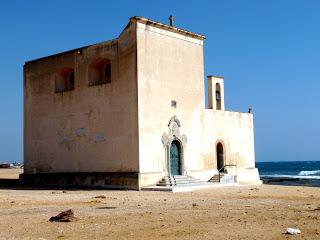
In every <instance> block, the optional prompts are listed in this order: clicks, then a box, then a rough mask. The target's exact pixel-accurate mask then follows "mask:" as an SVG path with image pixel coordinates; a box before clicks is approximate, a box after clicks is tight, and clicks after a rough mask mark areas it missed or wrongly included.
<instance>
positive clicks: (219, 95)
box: [207, 76, 225, 111]
mask: <svg viewBox="0 0 320 240" xmlns="http://www.w3.org/2000/svg"><path fill="white" fill-rule="evenodd" d="M207 78H208V107H209V109H214V110H222V111H224V110H225V108H224V78H223V77H217V76H208V77H207Z"/></svg>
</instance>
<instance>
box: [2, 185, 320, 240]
mask: <svg viewBox="0 0 320 240" xmlns="http://www.w3.org/2000/svg"><path fill="white" fill-rule="evenodd" d="M98 195H103V196H105V198H95V197H96V196H98ZM67 209H73V210H74V213H75V217H77V218H78V219H77V220H76V221H75V222H70V223H58V222H49V221H48V220H49V218H50V217H51V216H54V215H57V214H58V213H60V212H61V211H64V210H67ZM0 215H1V218H0V239H139V240H144V239H320V188H312V187H293V186H290V187H288V186H271V185H263V186H258V187H256V186H255V187H252V186H251V187H250V186H242V187H226V188H217V189H210V190H199V191H194V192H187V193H168V192H151V191H140V192H139V191H106V190H94V191H90V190H66V191H62V190H10V189H0ZM287 227H297V228H299V229H300V230H301V232H302V233H301V234H299V235H296V236H290V235H286V234H285V231H286V228H287Z"/></svg>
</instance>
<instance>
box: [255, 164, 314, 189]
mask: <svg viewBox="0 0 320 240" xmlns="http://www.w3.org/2000/svg"><path fill="white" fill-rule="evenodd" d="M256 167H257V168H258V169H259V173H260V177H261V180H262V181H263V183H265V184H272V185H296V186H313V187H320V161H291V162H290V161H288V162H256Z"/></svg>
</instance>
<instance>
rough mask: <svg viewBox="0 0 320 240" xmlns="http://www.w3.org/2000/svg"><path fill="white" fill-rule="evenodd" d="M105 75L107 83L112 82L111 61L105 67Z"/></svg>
mask: <svg viewBox="0 0 320 240" xmlns="http://www.w3.org/2000/svg"><path fill="white" fill-rule="evenodd" d="M104 77H105V78H106V82H107V83H110V82H111V63H107V64H106V66H105V67H104Z"/></svg>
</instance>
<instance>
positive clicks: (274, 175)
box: [260, 171, 320, 179]
mask: <svg viewBox="0 0 320 240" xmlns="http://www.w3.org/2000/svg"><path fill="white" fill-rule="evenodd" d="M306 172H311V171H306ZM260 176H261V177H272V178H299V179H320V176H306V175H286V174H272V175H260Z"/></svg>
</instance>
